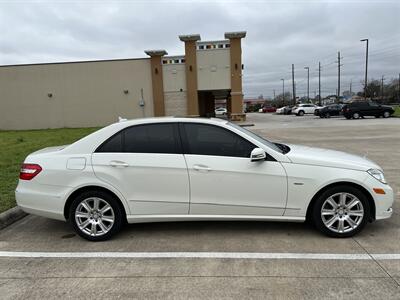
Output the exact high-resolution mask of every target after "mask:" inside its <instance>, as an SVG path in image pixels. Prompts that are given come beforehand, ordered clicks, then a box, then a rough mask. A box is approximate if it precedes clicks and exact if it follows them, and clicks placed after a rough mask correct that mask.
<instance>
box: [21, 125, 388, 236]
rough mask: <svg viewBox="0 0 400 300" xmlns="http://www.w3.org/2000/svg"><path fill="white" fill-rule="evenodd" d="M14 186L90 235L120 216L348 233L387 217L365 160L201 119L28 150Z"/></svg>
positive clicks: (118, 223)
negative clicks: (306, 225)
mask: <svg viewBox="0 0 400 300" xmlns="http://www.w3.org/2000/svg"><path fill="white" fill-rule="evenodd" d="M243 185H245V186H251V188H250V189H243ZM15 193H16V199H17V203H18V205H19V206H20V207H21V208H22V209H23V210H24V211H26V212H28V213H32V214H36V215H40V216H44V217H48V218H54V219H58V220H68V221H69V222H70V223H71V224H72V226H73V228H74V230H75V231H76V232H77V233H78V234H79V235H80V236H82V237H84V238H86V239H88V240H91V241H99V240H106V239H108V238H110V237H111V236H112V235H114V234H115V233H117V232H118V231H119V230H120V229H121V227H122V225H123V224H124V223H125V222H128V223H139V222H160V221H188V220H260V221H297V222H302V221H305V220H306V219H307V220H310V221H312V222H314V224H315V225H316V227H317V228H318V229H319V230H320V231H322V232H323V233H325V234H327V235H329V236H334V237H349V236H352V235H354V234H356V233H358V232H359V231H360V230H361V229H362V228H363V227H364V226H365V225H366V223H367V222H369V221H373V220H380V219H386V218H389V217H390V216H391V215H392V204H393V191H392V189H391V188H390V186H389V185H388V184H387V183H386V181H385V178H384V175H383V171H382V169H381V168H380V167H379V166H378V165H376V164H375V163H373V162H372V161H370V160H367V159H365V158H362V157H359V156H355V155H351V154H346V153H343V152H338V151H332V150H325V149H318V148H310V147H305V146H296V145H284V144H279V143H272V142H270V141H268V140H265V139H263V138H261V137H259V136H257V135H255V134H254V133H252V132H250V131H248V130H246V129H244V128H242V127H240V126H237V125H235V124H232V123H230V122H227V121H224V120H219V119H200V118H199V119H194V118H149V119H138V120H132V121H123V122H119V123H115V124H112V125H110V126H107V127H105V128H102V129H100V130H98V131H96V132H94V133H92V134H90V135H88V136H86V137H84V138H83V139H81V140H79V141H77V142H75V143H73V144H71V145H68V146H60V147H51V148H45V149H43V150H40V151H37V152H34V153H32V154H30V155H29V156H28V157H27V158H26V159H25V162H24V163H23V165H22V167H21V172H20V180H19V183H18V186H17V189H16V192H15Z"/></svg>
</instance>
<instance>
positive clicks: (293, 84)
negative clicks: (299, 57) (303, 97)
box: [292, 64, 296, 105]
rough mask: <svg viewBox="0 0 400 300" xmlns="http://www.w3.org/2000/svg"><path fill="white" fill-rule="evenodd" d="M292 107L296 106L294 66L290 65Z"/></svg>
mask: <svg viewBox="0 0 400 300" xmlns="http://www.w3.org/2000/svg"><path fill="white" fill-rule="evenodd" d="M292 87H293V105H296V88H295V83H294V64H292Z"/></svg>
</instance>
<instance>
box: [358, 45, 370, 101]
mask: <svg viewBox="0 0 400 300" xmlns="http://www.w3.org/2000/svg"><path fill="white" fill-rule="evenodd" d="M360 42H367V45H366V53H365V81H364V99H365V100H367V83H368V39H362V40H360Z"/></svg>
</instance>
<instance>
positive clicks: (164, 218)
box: [127, 215, 306, 223]
mask: <svg viewBox="0 0 400 300" xmlns="http://www.w3.org/2000/svg"><path fill="white" fill-rule="evenodd" d="M127 220H128V223H152V222H180V221H276V222H304V221H305V220H306V218H305V217H291V216H244V215H128V216H127Z"/></svg>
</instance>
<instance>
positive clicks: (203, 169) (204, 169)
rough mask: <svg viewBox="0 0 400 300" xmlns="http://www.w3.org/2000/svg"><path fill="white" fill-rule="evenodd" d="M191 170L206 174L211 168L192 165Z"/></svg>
mask: <svg viewBox="0 0 400 300" xmlns="http://www.w3.org/2000/svg"><path fill="white" fill-rule="evenodd" d="M193 169H194V170H196V171H203V172H204V171H205V172H208V171H211V168H210V167H207V166H205V165H194V166H193Z"/></svg>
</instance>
